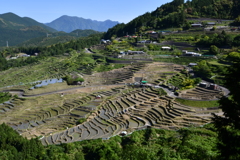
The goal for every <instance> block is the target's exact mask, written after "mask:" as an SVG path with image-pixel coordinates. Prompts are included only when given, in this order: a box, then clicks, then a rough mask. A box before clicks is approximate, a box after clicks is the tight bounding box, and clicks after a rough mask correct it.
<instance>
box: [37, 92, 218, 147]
mask: <svg viewBox="0 0 240 160" xmlns="http://www.w3.org/2000/svg"><path fill="white" fill-rule="evenodd" d="M210 112H219V110H218V109H216V110H215V111H213V110H211V111H209V110H200V109H199V110H198V109H196V108H193V107H188V106H183V105H181V104H179V103H176V102H175V101H174V99H173V98H171V97H168V96H160V95H159V92H158V90H155V89H153V88H150V89H133V90H132V91H129V92H128V93H123V94H120V95H118V96H116V97H114V98H112V99H109V100H106V101H104V102H103V103H101V105H100V106H99V109H98V110H96V111H95V112H93V113H91V115H90V116H89V117H88V119H87V121H86V122H84V123H82V124H80V125H77V126H75V127H72V128H68V129H66V130H64V131H62V132H58V133H55V134H52V135H49V136H46V137H44V138H43V139H41V141H42V143H43V144H44V145H49V144H60V143H70V142H75V141H81V140H87V139H97V138H109V137H111V136H114V135H117V134H120V133H121V132H122V131H128V132H132V131H134V130H138V129H142V128H147V127H149V126H152V127H156V128H164V129H178V128H181V127H188V126H192V125H194V126H199V125H203V124H206V123H209V122H210V117H211V115H210V114H209V113H210ZM201 115H205V116H201Z"/></svg>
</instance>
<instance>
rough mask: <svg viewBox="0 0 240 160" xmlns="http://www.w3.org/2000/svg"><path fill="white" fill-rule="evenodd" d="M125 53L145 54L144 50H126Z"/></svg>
mask: <svg viewBox="0 0 240 160" xmlns="http://www.w3.org/2000/svg"><path fill="white" fill-rule="evenodd" d="M127 54H128V55H133V54H145V52H143V51H130V50H129V51H127Z"/></svg>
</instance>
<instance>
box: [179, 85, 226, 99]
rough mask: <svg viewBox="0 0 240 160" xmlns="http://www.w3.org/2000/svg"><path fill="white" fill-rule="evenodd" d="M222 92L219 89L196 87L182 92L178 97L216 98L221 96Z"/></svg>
mask: <svg viewBox="0 0 240 160" xmlns="http://www.w3.org/2000/svg"><path fill="white" fill-rule="evenodd" d="M223 95H224V93H223V92H222V91H220V90H212V89H208V88H203V87H196V88H193V89H190V90H187V91H184V92H182V93H181V94H180V95H179V97H181V98H186V99H195V100H196V99H197V100H214V99H215V100H216V99H219V98H221V97H222V96H223Z"/></svg>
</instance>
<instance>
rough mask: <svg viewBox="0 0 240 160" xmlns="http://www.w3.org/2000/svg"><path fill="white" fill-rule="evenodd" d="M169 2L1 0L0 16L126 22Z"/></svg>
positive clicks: (44, 19) (154, 0)
mask: <svg viewBox="0 0 240 160" xmlns="http://www.w3.org/2000/svg"><path fill="white" fill-rule="evenodd" d="M171 1H172V0H0V2H1V3H0V14H3V13H7V12H12V13H15V14H17V15H19V16H20V17H30V18H33V19H35V20H36V21H38V22H41V23H47V22H51V21H53V20H55V19H57V18H59V17H60V16H62V15H68V16H77V17H82V18H86V19H88V18H89V19H92V20H98V21H104V20H107V19H110V20H113V21H119V22H123V23H128V22H130V21H131V20H132V19H134V18H136V17H137V16H139V15H142V14H144V13H146V12H152V11H154V10H155V9H156V8H157V7H160V6H161V5H162V4H165V3H168V2H171Z"/></svg>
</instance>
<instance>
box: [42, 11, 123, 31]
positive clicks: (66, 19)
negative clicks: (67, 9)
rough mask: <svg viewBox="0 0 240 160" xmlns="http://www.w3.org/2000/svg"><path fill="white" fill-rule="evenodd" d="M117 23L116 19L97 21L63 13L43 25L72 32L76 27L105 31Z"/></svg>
mask: <svg viewBox="0 0 240 160" xmlns="http://www.w3.org/2000/svg"><path fill="white" fill-rule="evenodd" d="M66 24H67V25H66ZM117 24H119V22H118V21H112V20H109V19H107V20H105V21H97V20H92V19H85V18H82V17H77V16H67V15H63V16H61V17H59V18H57V19H55V20H53V21H52V22H49V23H45V25H47V26H49V27H51V28H54V29H56V30H57V31H64V32H67V33H69V32H72V31H74V30H76V29H82V30H84V29H92V30H95V31H99V32H105V31H107V30H108V29H109V28H112V27H113V26H115V25H117Z"/></svg>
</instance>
